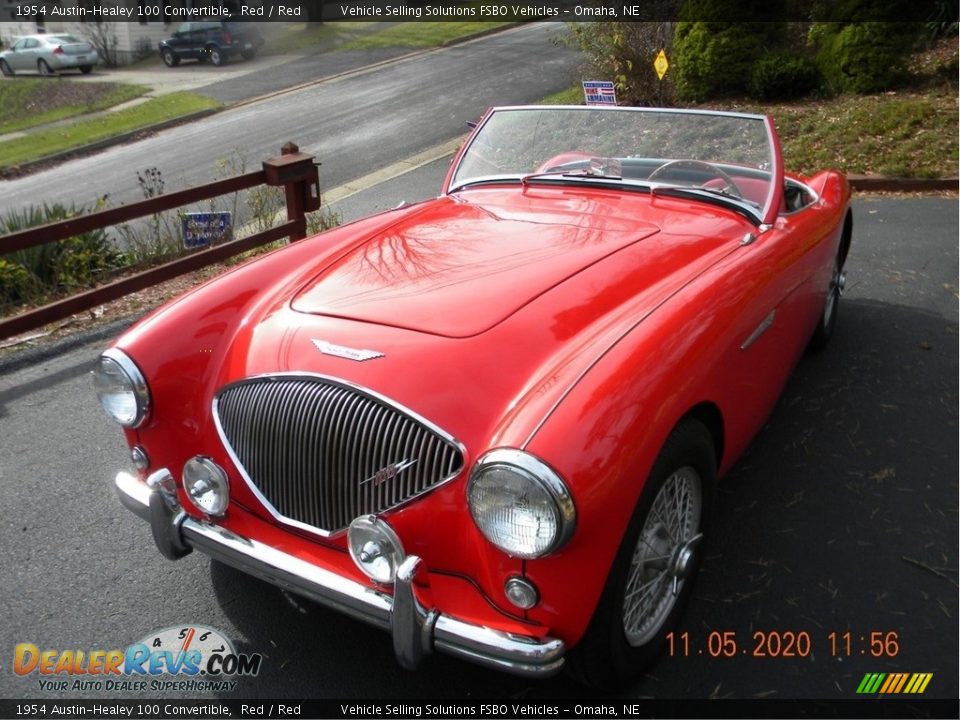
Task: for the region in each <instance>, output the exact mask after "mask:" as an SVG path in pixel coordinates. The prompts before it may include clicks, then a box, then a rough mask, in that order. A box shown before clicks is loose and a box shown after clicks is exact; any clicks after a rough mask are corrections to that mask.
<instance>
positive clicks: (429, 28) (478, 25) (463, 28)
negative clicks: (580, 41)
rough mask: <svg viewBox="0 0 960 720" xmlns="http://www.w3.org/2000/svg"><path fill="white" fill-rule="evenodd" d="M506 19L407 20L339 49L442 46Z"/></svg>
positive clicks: (354, 40)
mask: <svg viewBox="0 0 960 720" xmlns="http://www.w3.org/2000/svg"><path fill="white" fill-rule="evenodd" d="M509 24H510V23H505V22H403V23H397V24H396V25H393V26H391V27H388V28H384V29H383V30H379V31H377V32H374V33H370V34H367V35H361V36H358V37H356V38H354V39H352V40H348V41H347V42H345V43H344V44H342V45H340V46H338V48H337V49H338V50H368V49H371V48H384V47H410V48H421V47H439V46H441V45H443V44H444V43H446V42H450V41H451V40H456V39H457V38H461V37H466V36H469V35H474V34H476V33H479V32H483V31H484V30H490V29H492V28H497V27H502V26H505V25H509Z"/></svg>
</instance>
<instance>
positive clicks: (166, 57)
mask: <svg viewBox="0 0 960 720" xmlns="http://www.w3.org/2000/svg"><path fill="white" fill-rule="evenodd" d="M160 57H161V58H163V64H164V65H166V66H167V67H176V66H177V65H179V64H180V58H179V57H178V56H177V54H176V53H175V52H174V51H173V50H171V49H170V48H164V49H163V52H161V53H160Z"/></svg>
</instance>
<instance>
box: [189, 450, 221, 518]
mask: <svg viewBox="0 0 960 720" xmlns="http://www.w3.org/2000/svg"><path fill="white" fill-rule="evenodd" d="M183 489H184V490H186V491H187V497H188V498H190V502H191V503H193V504H194V506H196V508H197V509H198V510H201V511H202V512H205V513H206V514H207V515H223V513H224V511H225V510H226V509H227V503H228V502H230V487H229V483H228V482H227V473H226V471H225V470H224V469H223V468H222V467H220V466H219V465H217V464H216V463H215V462H214V461H213V460H211V459H210V458H208V457H206V456H204V455H197V456H196V457H192V458H190V459H189V460H187V463H186V464H185V465H184V466H183Z"/></svg>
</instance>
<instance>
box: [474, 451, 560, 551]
mask: <svg viewBox="0 0 960 720" xmlns="http://www.w3.org/2000/svg"><path fill="white" fill-rule="evenodd" d="M495 467H503V468H506V469H508V470H510V471H512V472H514V473H515V474H518V475H521V476H524V477H526V479H528V480H530V481H533V482H535V483H537V484H538V485H539V486H540V488H542V489H543V490H545V491H546V493H547V495H548V496H549V497H550V499H551V500H552V502H553V504H554V506H555V508H556V511H557V519H558V525H559V526H558V528H557V532H556V534H555V535H554V538H553V541H552V542H551V543H550V544H549V545H548V546H547V547H546V548H544V549H543V550H540V551H538V552H518V551H517V550H516V549H512V548H505V547H503V546H502V545H500V544H499V543H497V542H496V541H495V540H494V539H492V538H491V537H490V536H489V535H488V534H487V532H486V531H485V530H484V527H483V525H482V524H481V523H480V522H479V520H478V519H477V516H476V514H475V512H474V508H473V503H472V502H471V501H470V498H471V495H472V489H473V486H474V483H475V482H477V480H478V478H480V477H481V475H482V474H483V473H484V472H487V471H489V470H491V469H492V468H495ZM467 505H468V507H469V508H470V516H471V518H472V519H473V522H474V525H476V527H477V529H478V530H480V532H481V534H482V535H483V536H484V537H485V538H486V539H487V540H489V541H490V543H492V544H493V545H494V546H495V547H497V548H498V549H500V550H501V551H503V552H505V553H507V554H508V555H510V556H511V557H518V558H521V559H524V560H534V559H536V558H541V557H546V556H547V555H551V554H553V553H555V552H556V551H557V550H559V549H560V548H562V547H563V546H564V545H566V544H567V542H568V541H569V540H570V538H571V537H572V536H573V531H574V530H575V528H576V524H577V510H576V506H575V505H574V502H573V496H572V495H571V494H570V490H569V488H567V485H566V483H564V481H563V479H562V478H561V477H560V474H559V473H557V472H556V471H555V470H554V469H553V468H551V467H550V466H549V465H547V464H546V463H545V462H544V461H543V460H541V459H540V458H538V457H536V456H535V455H532V454H530V453H528V452H526V451H525V450H517V449H515V448H496V449H494V450H490V451H488V452H486V453H484V454H483V455H482V456H480V458H479V459H478V460H477V462H476V463H475V464H474V466H473V470H472V471H471V473H470V479H469V481H468V482H467Z"/></svg>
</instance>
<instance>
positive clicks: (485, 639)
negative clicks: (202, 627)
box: [114, 469, 565, 677]
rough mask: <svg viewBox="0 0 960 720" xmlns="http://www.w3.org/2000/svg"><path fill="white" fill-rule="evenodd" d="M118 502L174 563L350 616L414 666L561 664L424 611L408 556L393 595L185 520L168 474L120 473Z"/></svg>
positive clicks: (548, 671)
mask: <svg viewBox="0 0 960 720" xmlns="http://www.w3.org/2000/svg"><path fill="white" fill-rule="evenodd" d="M114 482H115V486H116V490H117V494H118V496H119V497H120V502H121V503H122V504H123V505H124V507H126V508H127V509H128V510H130V511H131V512H133V513H134V514H135V515H137V516H138V517H140V518H142V519H144V520H146V521H148V522H149V523H150V528H151V530H152V532H153V539H154V542H155V543H156V545H157V549H158V550H159V551H160V552H161V554H163V555H164V557H167V558H169V559H171V560H176V559H178V558H180V557H183V556H184V555H186V554H188V553H189V552H191V551H192V550H194V549H196V550H199V551H200V552H202V553H204V554H206V555H209V556H210V557H212V558H214V559H216V560H219V561H221V562H223V563H225V564H227V565H230V566H232V567H235V568H237V569H239V570H243V571H244V572H247V573H249V574H250V575H253V576H255V577H258V578H261V579H263V580H266V581H267V582H270V583H273V584H274V585H277V586H279V587H282V588H285V589H287V590H290V591H292V592H295V593H298V594H300V595H304V596H306V597H308V598H310V599H312V600H314V601H316V602H319V603H321V604H323V605H326V606H328V607H331V608H334V609H336V610H339V611H340V612H343V613H345V614H347V615H350V616H352V617H355V618H358V619H360V620H363V621H365V622H368V623H370V624H372V625H376V626H377V627H379V628H381V629H383V630H387V631H389V632H390V634H391V635H392V636H393V648H394V652H395V654H396V656H397V661H398V662H399V663H400V665H402V666H403V667H405V668H407V669H411V670H412V669H414V668H416V667H417V666H418V665H419V663H420V661H421V660H422V658H423V656H424V655H426V654H429V653H431V652H432V651H433V650H439V651H441V652H444V653H447V654H450V655H455V656H457V657H460V658H463V659H465V660H469V661H471V662H474V663H478V664H480V665H485V666H487V667H491V668H494V669H497V670H501V671H506V672H510V673H513V674H515V675H521V676H526V677H548V676H550V675H553V674H555V673H557V672H558V671H559V670H560V668H561V667H562V666H563V654H564V650H565V646H564V643H563V641H562V640H557V639H554V638H549V637H544V638H536V637H532V636H525V635H517V634H513V633H505V632H502V631H500V630H494V629H492V628H487V627H483V626H479V625H473V624H471V623H466V622H463V621H461V620H457V619H455V618H452V617H449V616H448V615H444V614H443V613H440V612H438V611H437V610H435V609H430V608H425V607H423V605H422V604H421V603H420V601H419V600H417V598H416V596H415V595H414V592H413V581H414V578H415V577H416V576H417V573H418V572H420V571H421V570H422V566H423V563H422V561H421V559H420V558H419V557H417V556H415V555H410V556H408V557H407V558H406V559H405V560H404V561H403V563H402V564H401V565H400V567H399V569H398V570H397V577H396V580H395V582H394V586H393V595H392V596H391V595H389V594H386V593H382V592H378V591H376V590H374V589H372V588H370V587H368V586H366V585H362V584H360V583H358V582H356V581H354V580H351V579H349V578H345V577H341V576H340V575H337V574H336V573H333V572H330V571H329V570H325V569H324V568H321V567H317V566H316V565H313V564H311V563H308V562H306V561H304V560H301V559H300V558H297V557H295V556H293V555H290V554H289V553H285V552H282V551H280V550H277V549H276V548H273V547H270V546H269V545H265V544H263V543H260V542H257V541H256V540H253V539H250V538H244V537H240V536H239V535H236V534H234V533H232V532H230V531H228V530H226V529H224V528H222V527H219V526H217V525H213V524H211V523H209V522H205V521H202V520H197V519H195V518H192V517H190V516H188V515H187V514H186V513H185V512H184V511H183V509H182V508H181V507H180V505H179V503H178V501H177V499H176V496H175V495H174V494H173V492H172V489H173V487H174V480H173V476H172V475H171V474H170V472H169V471H168V470H166V469H161V470H157V471H156V472H154V473H152V474H151V475H150V477H149V478H147V482H146V483H144V482H143V481H141V480H140V479H139V478H138V477H136V476H135V475H132V474H130V473H127V472H120V473H118V474H117V476H116V479H115V481H114Z"/></svg>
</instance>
